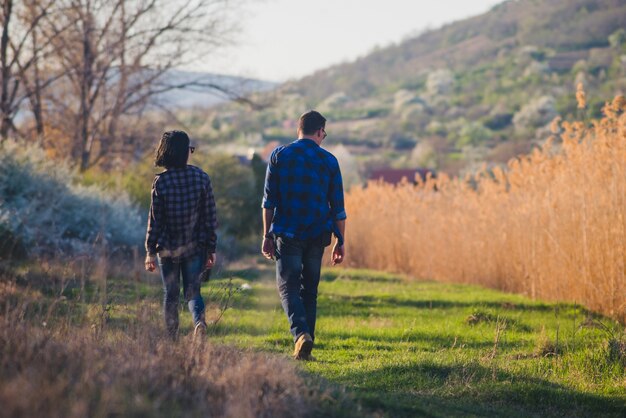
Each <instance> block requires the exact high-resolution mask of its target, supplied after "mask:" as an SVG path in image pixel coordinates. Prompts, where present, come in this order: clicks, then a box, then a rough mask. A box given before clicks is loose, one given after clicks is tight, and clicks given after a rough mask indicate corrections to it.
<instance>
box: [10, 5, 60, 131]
mask: <svg viewBox="0 0 626 418" xmlns="http://www.w3.org/2000/svg"><path fill="white" fill-rule="evenodd" d="M0 3H1V4H2V16H1V18H2V19H1V21H2V37H1V39H0V77H1V78H0V80H1V81H0V86H1V87H0V116H1V121H0V140H5V139H6V138H7V137H8V135H9V132H10V131H11V130H13V131H16V132H17V127H16V126H15V123H14V118H15V115H16V113H17V112H18V110H19V109H20V106H21V105H22V103H23V102H24V100H27V99H28V100H29V102H30V104H31V109H32V111H33V115H34V118H35V121H36V130H37V133H38V134H39V135H43V111H42V92H43V90H44V89H46V88H47V87H49V86H50V85H51V84H52V83H53V82H54V81H55V80H56V79H58V77H59V75H57V74H54V73H53V72H47V73H46V75H45V76H42V73H41V71H40V65H41V61H42V60H44V59H46V58H47V56H48V55H47V54H48V52H49V50H50V44H51V42H52V40H53V39H54V37H55V36H56V35H58V33H57V34H48V36H47V37H43V36H41V33H42V24H43V22H44V20H46V19H48V18H50V17H51V16H52V17H53V16H54V14H55V12H54V10H55V8H54V4H55V1H54V0H24V1H20V2H18V3H17V4H15V3H14V2H13V0H2V1H1V2H0ZM63 30H64V28H63V27H60V32H59V33H61V32H62V31H63Z"/></svg>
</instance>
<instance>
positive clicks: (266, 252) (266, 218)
mask: <svg viewBox="0 0 626 418" xmlns="http://www.w3.org/2000/svg"><path fill="white" fill-rule="evenodd" d="M273 220H274V209H267V208H263V245H262V246H261V252H262V253H263V256H264V257H265V258H267V259H268V260H271V259H273V258H274V240H273V239H272V237H271V236H270V235H269V231H270V226H271V225H272V221H273Z"/></svg>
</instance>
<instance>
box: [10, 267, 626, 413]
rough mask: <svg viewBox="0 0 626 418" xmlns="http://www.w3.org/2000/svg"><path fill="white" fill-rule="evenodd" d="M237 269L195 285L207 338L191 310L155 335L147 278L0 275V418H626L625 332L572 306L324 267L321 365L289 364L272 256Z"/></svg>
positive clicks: (155, 305)
mask: <svg viewBox="0 0 626 418" xmlns="http://www.w3.org/2000/svg"><path fill="white" fill-rule="evenodd" d="M244 267H245V266H243V267H242V268H241V269H240V270H231V271H223V272H221V273H220V274H219V275H218V278H216V279H212V281H211V282H210V283H209V284H208V285H205V287H204V288H203V294H204V296H205V298H206V299H207V300H209V301H210V302H211V303H210V309H209V311H208V316H209V318H213V319H216V318H217V317H218V316H219V315H221V314H223V316H222V317H221V320H220V321H219V322H218V323H217V324H216V325H214V326H212V327H210V335H209V337H208V342H207V343H205V344H194V343H192V341H191V339H190V337H189V334H190V332H191V323H190V318H189V314H188V313H187V312H183V313H182V317H181V319H182V322H181V324H182V337H181V338H180V340H179V341H178V342H176V343H170V342H167V341H165V340H164V339H163V333H162V330H161V324H160V307H159V304H160V299H161V289H160V286H159V283H158V279H157V278H156V276H150V277H146V278H142V279H140V280H138V279H137V278H134V279H131V278H127V277H110V278H107V280H104V281H102V280H100V281H96V282H87V283H83V284H84V286H81V283H80V282H79V281H68V282H65V283H64V282H63V281H56V282H54V281H50V280H46V281H45V283H47V284H46V285H44V284H43V283H44V282H39V281H38V280H37V277H38V276H37V275H36V274H33V273H27V272H23V273H21V275H20V279H19V280H17V281H4V282H3V283H4V284H3V288H2V292H1V296H0V304H1V306H2V315H1V316H0V317H1V318H2V321H1V322H2V324H1V326H0V330H1V332H0V350H1V351H2V352H3V359H2V361H0V365H1V366H2V367H0V373H1V379H0V382H2V383H0V400H1V401H2V404H3V411H2V412H0V415H5V414H6V416H27V415H32V414H33V413H42V412H43V411H46V412H47V414H48V415H49V416H61V415H63V416H81V415H85V414H86V415H90V416H94V415H95V416H104V415H110V414H112V413H113V414H122V415H154V416H172V415H174V416H176V415H178V416H180V415H185V416H200V415H211V416H306V415H311V416H319V415H325V416H393V417H396V416H487V415H488V416H494V415H498V416H529V415H530V416H532V415H541V416H600V415H602V416H616V417H617V416H623V415H624V413H626V372H625V368H626V339H625V337H624V335H623V333H622V331H621V329H622V328H621V327H620V326H619V325H618V324H617V323H615V322H613V321H612V320H610V319H607V318H604V317H601V316H598V315H594V314H592V313H590V312H588V311H587V310H586V309H584V308H583V307H581V306H579V305H566V304H549V303H543V302H539V301H531V300H529V299H526V298H524V297H521V296H518V295H511V294H504V293H501V292H498V291H494V290H485V289H483V288H480V287H477V286H467V285H452V284H441V283H435V282H430V281H409V280H407V279H406V278H404V277H402V276H396V275H391V274H386V273H377V272H373V271H366V270H335V269H331V270H326V271H325V272H324V273H323V278H322V283H321V286H320V299H319V322H318V324H319V325H318V333H317V334H318V336H317V343H316V348H315V350H314V355H315V356H316V358H317V360H316V361H314V362H306V363H295V362H294V361H292V360H290V359H289V354H290V353H291V351H292V343H291V339H290V336H289V334H288V332H287V327H286V319H285V318H284V314H283V312H282V310H281V308H280V303H279V300H278V297H277V295H276V290H275V288H274V283H273V280H272V274H273V272H272V271H271V269H270V267H271V266H269V265H268V264H259V265H255V266H252V267H245V268H244ZM50 283H56V284H54V285H51V284H50ZM244 284H246V285H248V286H249V287H250V288H248V286H243V287H242V285H244ZM230 291H232V292H230ZM229 295H230V296H231V297H232V298H231V299H230V301H229V302H227V303H228V306H229V307H228V309H227V310H225V311H224V310H223V308H224V307H225V303H226V302H225V301H226V300H227V299H228V298H229ZM220 306H221V307H222V309H221V308H220ZM32 393H37V396H31V395H30V394H32ZM129 393H131V394H132V396H130V395H129ZM27 394H28V395H27ZM207 411H208V412H207Z"/></svg>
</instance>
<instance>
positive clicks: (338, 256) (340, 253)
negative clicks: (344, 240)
mask: <svg viewBox="0 0 626 418" xmlns="http://www.w3.org/2000/svg"><path fill="white" fill-rule="evenodd" d="M345 255H346V250H345V248H344V246H343V245H337V243H335V246H334V247H333V254H332V256H331V262H332V265H333V266H336V265H337V264H341V262H342V261H343V259H344V256H345Z"/></svg>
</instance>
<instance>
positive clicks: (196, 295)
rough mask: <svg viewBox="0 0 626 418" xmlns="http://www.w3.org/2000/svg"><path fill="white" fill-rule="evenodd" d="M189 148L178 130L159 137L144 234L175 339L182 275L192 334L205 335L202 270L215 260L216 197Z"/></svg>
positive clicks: (147, 263) (148, 265) (148, 262)
mask: <svg viewBox="0 0 626 418" xmlns="http://www.w3.org/2000/svg"><path fill="white" fill-rule="evenodd" d="M194 150H195V147H191V146H189V136H188V135H187V134H186V133H185V132H183V131H168V132H165V133H164V134H163V136H162V137H161V141H160V142H159V145H158V147H157V149H156V158H155V166H157V167H163V168H165V171H164V172H162V173H161V174H157V175H156V177H155V179H154V182H153V184H152V193H151V202H150V213H149V216H148V230H147V233H146V252H147V255H146V261H145V268H146V270H148V271H154V270H155V269H156V264H157V260H158V264H159V269H160V271H161V279H162V281H163V290H164V293H165V296H164V300H163V312H164V316H165V326H166V328H167V331H168V333H169V335H170V337H171V338H172V339H174V340H175V339H176V338H177V336H178V304H179V299H180V278H181V276H182V279H183V289H184V296H185V301H186V302H187V305H188V307H189V311H190V312H191V315H192V317H193V322H194V338H201V337H203V336H204V335H205V334H206V329H207V325H206V322H205V318H204V300H203V299H202V295H201V294H200V284H201V283H200V282H201V280H202V275H201V273H202V271H203V270H204V269H210V268H212V267H213V265H214V264H215V247H216V242H217V235H216V233H215V231H216V229H217V214H216V210H215V198H214V196H213V189H212V187H211V180H210V178H209V175H208V174H207V173H205V172H204V171H202V170H201V169H200V168H198V167H195V166H193V165H188V164H187V162H188V160H189V155H190V154H191V153H193V152H194Z"/></svg>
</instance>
